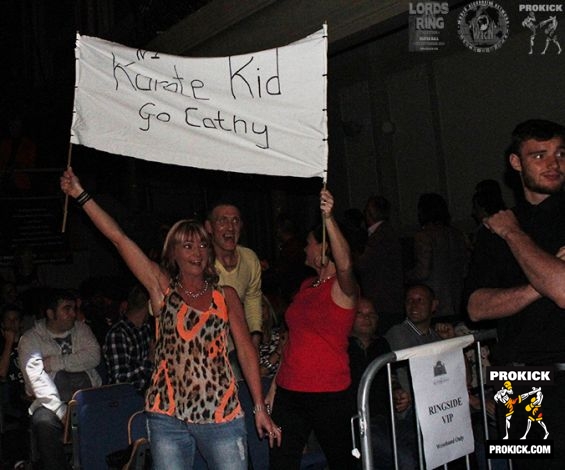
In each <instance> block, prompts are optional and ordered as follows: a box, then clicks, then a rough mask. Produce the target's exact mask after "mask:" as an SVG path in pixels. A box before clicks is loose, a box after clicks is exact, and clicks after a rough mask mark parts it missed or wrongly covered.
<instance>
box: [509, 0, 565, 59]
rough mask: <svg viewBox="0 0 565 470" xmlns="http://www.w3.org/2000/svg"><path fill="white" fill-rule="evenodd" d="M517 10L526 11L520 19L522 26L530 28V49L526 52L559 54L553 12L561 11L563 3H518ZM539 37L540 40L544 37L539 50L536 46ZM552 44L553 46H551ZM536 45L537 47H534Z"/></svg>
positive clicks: (555, 18)
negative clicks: (542, 44)
mask: <svg viewBox="0 0 565 470" xmlns="http://www.w3.org/2000/svg"><path fill="white" fill-rule="evenodd" d="M519 11H520V12H521V13H527V16H526V17H525V18H524V20H523V21H522V27H524V28H527V29H529V30H530V33H531V34H530V50H529V52H528V54H530V55H531V54H534V53H536V52H537V53H539V54H545V53H547V52H552V51H555V52H557V54H561V44H559V41H558V39H557V25H558V24H559V23H558V21H557V15H555V13H562V12H563V5H561V4H559V5H556V4H554V5H520V7H519ZM540 37H541V41H543V38H545V46H543V50H541V47H540V46H537V44H539V42H541V41H540V40H537V41H536V39H538V38H540ZM552 44H553V45H554V46H555V47H551V46H552ZM536 46H537V47H536Z"/></svg>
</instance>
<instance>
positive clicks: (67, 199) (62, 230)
mask: <svg viewBox="0 0 565 470" xmlns="http://www.w3.org/2000/svg"><path fill="white" fill-rule="evenodd" d="M72 153H73V144H72V143H71V142H69V151H68V153H67V168H69V167H70V166H71V156H72ZM68 213H69V195H68V194H65V206H64V208H63V224H62V226H61V233H65V230H66V228H67V215H68Z"/></svg>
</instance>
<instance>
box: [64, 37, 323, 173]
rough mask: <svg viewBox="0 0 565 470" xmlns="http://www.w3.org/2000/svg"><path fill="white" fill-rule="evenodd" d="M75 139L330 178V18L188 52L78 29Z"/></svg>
mask: <svg viewBox="0 0 565 470" xmlns="http://www.w3.org/2000/svg"><path fill="white" fill-rule="evenodd" d="M75 54H76V88H75V102H74V115H73V123H72V132H71V142H72V143H73V144H80V145H85V146H88V147H94V148H96V149H99V150H103V151H106V152H110V153H115V154H121V155H128V156H131V157H136V158H141V159H144V160H150V161H157V162H162V163H172V164H175V165H182V166H191V167H197V168H207V169H212V170H224V171H234V172H238V173H259V174H267V175H285V176H298V177H313V176H318V177H322V178H324V179H325V172H326V169H327V152H328V150H327V148H328V147H327V113H326V83H327V80H326V71H327V34H326V27H325V26H324V28H323V29H321V30H320V31H318V32H316V33H315V34H312V35H311V36H308V37H307V38H304V39H302V40H300V41H297V42H295V43H292V44H290V45H288V46H284V47H280V48H276V49H269V50H265V51H260V52H256V53H251V54H244V55H238V56H229V57H215V58H187V57H179V56H172V55H167V54H161V53H159V52H149V51H145V50H139V49H131V48H128V47H125V46H122V45H120V44H115V43H111V42H108V41H104V40H101V39H97V38H92V37H87V36H80V35H77V43H76V52H75Z"/></svg>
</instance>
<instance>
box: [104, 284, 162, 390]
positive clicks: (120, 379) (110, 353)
mask: <svg viewBox="0 0 565 470" xmlns="http://www.w3.org/2000/svg"><path fill="white" fill-rule="evenodd" d="M148 301H149V296H148V294H147V291H146V290H145V289H144V288H143V287H142V286H135V287H133V289H132V290H131V291H130V293H129V295H128V299H127V307H126V311H125V315H124V318H122V319H121V320H120V321H119V322H118V323H116V324H115V325H114V326H112V328H111V329H110V331H108V333H107V334H106V339H105V341H104V346H103V351H104V359H105V361H106V367H107V370H108V382H109V383H111V384H118V383H131V384H133V385H134V387H135V388H137V390H139V392H140V393H144V392H145V390H146V389H147V387H148V385H149V381H150V380H151V374H152V372H153V354H154V350H155V342H154V340H153V334H152V332H151V325H150V324H149V321H148V319H149V304H148Z"/></svg>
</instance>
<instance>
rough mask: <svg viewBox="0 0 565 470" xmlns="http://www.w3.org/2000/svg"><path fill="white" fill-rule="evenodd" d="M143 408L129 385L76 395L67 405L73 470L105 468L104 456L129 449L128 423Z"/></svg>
mask: <svg viewBox="0 0 565 470" xmlns="http://www.w3.org/2000/svg"><path fill="white" fill-rule="evenodd" d="M143 405H144V400H143V397H142V396H141V395H140V394H139V392H138V391H137V390H136V389H135V387H134V386H133V385H131V384H114V385H102V386H101V387H96V388H87V389H83V390H79V391H77V392H76V393H75V394H74V395H73V398H72V400H71V401H70V403H69V412H70V417H71V418H70V419H71V434H72V446H73V468H74V470H100V469H104V468H107V465H106V456H107V455H108V454H110V453H112V452H114V451H117V450H121V449H125V448H126V447H128V422H129V419H130V417H131V416H132V414H134V413H135V412H136V411H139V410H142V409H143Z"/></svg>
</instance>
